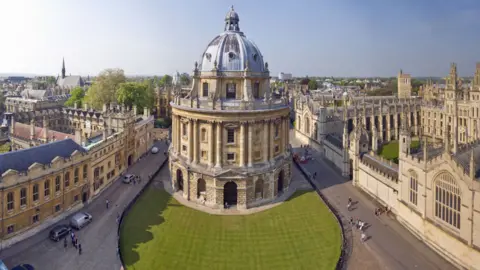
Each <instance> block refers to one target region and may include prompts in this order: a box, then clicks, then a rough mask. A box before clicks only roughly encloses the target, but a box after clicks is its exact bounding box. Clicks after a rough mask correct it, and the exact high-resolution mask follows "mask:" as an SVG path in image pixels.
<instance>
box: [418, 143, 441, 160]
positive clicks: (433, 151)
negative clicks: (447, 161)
mask: <svg viewBox="0 0 480 270" xmlns="http://www.w3.org/2000/svg"><path fill="white" fill-rule="evenodd" d="M444 150H445V148H444V147H443V146H441V147H436V148H434V147H431V146H429V147H428V148H427V160H431V159H434V158H436V157H438V156H440V155H442V154H443V152H444ZM423 151H424V149H423V146H420V147H419V148H418V149H416V150H413V151H412V152H411V153H410V154H411V155H412V156H414V157H416V158H418V159H420V160H423Z"/></svg>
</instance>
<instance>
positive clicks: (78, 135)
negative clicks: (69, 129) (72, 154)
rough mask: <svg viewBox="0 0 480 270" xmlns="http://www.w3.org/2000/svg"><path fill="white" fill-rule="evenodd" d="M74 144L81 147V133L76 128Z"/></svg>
mask: <svg viewBox="0 0 480 270" xmlns="http://www.w3.org/2000/svg"><path fill="white" fill-rule="evenodd" d="M75 142H76V143H78V144H79V145H82V131H81V130H80V129H78V128H76V129H75Z"/></svg>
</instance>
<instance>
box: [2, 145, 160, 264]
mask: <svg viewBox="0 0 480 270" xmlns="http://www.w3.org/2000/svg"><path fill="white" fill-rule="evenodd" d="M156 145H157V146H158V147H159V150H160V151H159V153H158V154H156V155H152V154H151V155H148V156H147V157H145V158H143V159H142V160H140V161H138V162H137V163H136V164H134V165H133V166H132V167H130V169H129V170H128V173H133V174H136V175H140V176H141V177H142V179H146V178H147V176H148V174H152V173H153V172H154V171H156V170H157V169H158V167H159V166H160V164H161V163H162V162H163V161H164V160H165V156H164V155H163V151H164V150H166V149H167V146H166V144H165V143H161V142H157V143H156ZM145 183H146V181H142V183H141V184H137V185H126V184H124V183H122V181H116V182H114V183H113V184H112V185H111V186H110V187H108V188H107V190H105V191H104V192H103V193H102V194H100V195H99V198H97V199H96V200H95V201H94V202H92V203H91V204H89V205H88V206H87V207H86V208H85V211H87V212H89V213H90V214H92V216H93V222H92V223H91V224H89V225H88V226H87V227H85V228H83V229H82V230H80V231H78V232H76V234H77V236H78V239H79V242H80V243H81V244H82V249H83V253H82V255H79V254H78V251H77V250H76V249H75V248H74V247H72V246H71V243H69V246H68V248H67V249H66V250H65V249H64V247H63V242H62V241H60V242H57V243H55V242H53V241H51V240H49V239H47V237H48V232H49V231H50V229H51V227H50V228H47V229H46V230H44V231H41V232H39V233H38V234H36V235H35V236H33V237H31V238H29V239H26V240H24V241H22V242H19V243H17V244H15V245H13V246H12V247H10V248H8V249H6V250H4V251H2V253H1V254H0V258H1V259H3V260H4V262H5V263H6V265H7V266H8V267H13V266H15V265H17V264H20V263H29V264H32V265H33V266H34V267H35V269H38V270H63V269H65V270H67V269H68V270H76V269H78V270H80V269H82V270H84V269H91V270H103V269H105V270H119V269H120V266H121V264H120V259H119V258H118V256H117V223H116V218H117V213H121V211H122V209H123V208H124V207H125V206H126V205H127V204H128V202H130V201H131V200H132V199H133V198H134V197H135V195H136V194H137V193H138V192H139V191H140V190H141V188H142V186H144V185H145ZM106 199H108V200H109V201H110V209H108V210H107V209H106V208H105V200H106ZM60 223H66V221H63V222H60ZM52 227H53V226H52Z"/></svg>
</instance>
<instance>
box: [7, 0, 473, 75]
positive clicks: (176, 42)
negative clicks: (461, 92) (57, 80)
mask: <svg viewBox="0 0 480 270" xmlns="http://www.w3.org/2000/svg"><path fill="white" fill-rule="evenodd" d="M384 2H387V1H384ZM384 2H380V1H375V0H371V1H370V0H369V1H364V2H362V3H361V4H360V3H356V2H355V1H341V3H336V2H334V1H307V0H306V1H301V2H300V3H298V2H296V3H293V2H287V1H275V2H273V1H264V2H261V3H258V2H254V1H250V0H248V1H242V2H238V3H236V2H235V1H233V2H232V3H227V2H225V1H218V0H212V1H209V4H208V5H205V4H204V3H203V2H190V1H184V0H182V1H175V2H173V1H162V2H161V3H158V2H154V1H147V0H144V1H137V2H133V1H110V0H109V1H102V2H101V3H96V2H93V1H83V2H82V3H73V2H70V3H68V4H67V3H64V2H61V1H56V0H50V1H43V2H42V3H36V2H34V1H26V0H25V1H15V2H10V3H1V4H0V8H2V10H10V11H11V12H6V13H5V15H4V16H2V17H1V18H0V29H1V30H2V33H3V34H4V36H5V37H7V38H6V39H5V41H4V42H2V44H0V73H30V74H42V75H58V74H59V73H60V69H61V63H62V58H63V57H65V61H66V68H67V74H70V73H71V74H79V75H84V76H86V75H90V76H94V75H97V74H98V72H100V71H101V70H103V69H106V68H122V69H124V70H125V73H126V74H128V75H161V74H172V73H173V72H175V71H176V70H178V71H179V72H187V73H191V70H192V69H193V66H194V62H195V61H199V59H200V56H201V54H202V53H203V49H204V48H203V46H204V44H208V42H210V41H211V40H212V39H213V38H214V37H215V36H216V35H217V34H219V33H220V32H222V30H223V23H224V22H223V19H224V16H225V14H226V12H227V11H228V9H229V8H230V5H231V4H233V5H234V6H235V10H236V11H237V12H238V14H239V16H240V28H241V30H242V31H244V32H245V34H246V36H247V37H248V38H249V39H251V40H253V41H254V42H255V43H256V44H257V46H258V47H259V48H260V50H261V51H262V53H263V54H264V59H265V61H267V62H268V63H269V66H270V70H271V75H272V76H276V75H277V74H278V73H279V72H287V73H292V74H293V75H294V76H305V75H308V76H351V77H355V76H358V77H370V76H381V77H391V76H395V75H396V74H397V72H398V71H399V70H400V69H403V70H404V71H405V72H407V73H410V74H412V76H414V77H422V76H445V75H446V74H447V73H448V69H449V64H450V63H451V62H456V63H457V65H458V71H459V74H460V75H461V76H471V75H473V72H474V69H475V63H476V62H478V61H480V47H478V45H477V44H479V41H480V37H478V36H476V35H475V29H479V28H480V22H478V20H476V18H478V17H479V15H480V3H477V2H476V1H472V0H463V1H457V2H455V3H435V5H432V4H430V5H429V4H428V3H417V2H413V1H410V0H409V1H402V2H401V3H399V2H391V3H384ZM199 48H200V49H199Z"/></svg>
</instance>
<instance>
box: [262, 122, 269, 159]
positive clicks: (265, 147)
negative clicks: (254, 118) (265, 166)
mask: <svg viewBox="0 0 480 270" xmlns="http://www.w3.org/2000/svg"><path fill="white" fill-rule="evenodd" d="M269 123H270V121H268V120H264V121H263V142H262V143H263V161H264V162H268V161H269V156H270V155H269V152H268V145H269V144H270V141H269V138H268V137H269V132H268V126H269Z"/></svg>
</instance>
